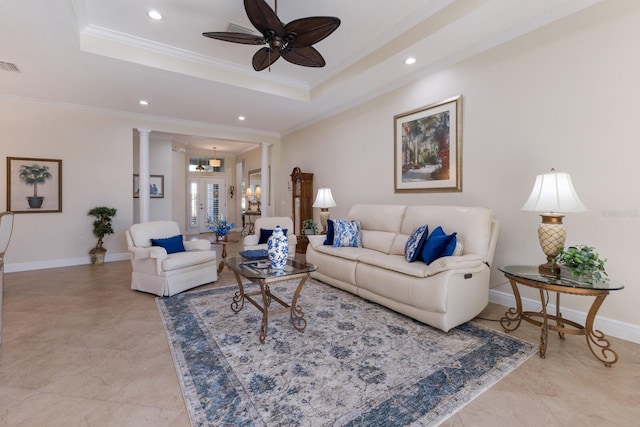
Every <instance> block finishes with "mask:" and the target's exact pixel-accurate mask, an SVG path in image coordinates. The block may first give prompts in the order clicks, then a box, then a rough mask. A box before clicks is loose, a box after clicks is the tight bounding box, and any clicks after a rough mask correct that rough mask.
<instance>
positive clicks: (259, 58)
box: [251, 47, 280, 71]
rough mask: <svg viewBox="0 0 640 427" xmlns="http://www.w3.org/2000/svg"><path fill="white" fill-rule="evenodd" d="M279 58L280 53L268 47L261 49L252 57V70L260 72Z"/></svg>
mask: <svg viewBox="0 0 640 427" xmlns="http://www.w3.org/2000/svg"><path fill="white" fill-rule="evenodd" d="M278 58H280V52H279V51H277V50H272V49H270V48H268V47H263V48H262V49H260V50H259V51H257V52H256V54H255V55H253V60H252V61H251V62H252V64H253V69H254V70H256V71H262V70H264V69H265V68H267V67H268V66H270V65H271V64H273V63H274V62H276V61H277V60H278Z"/></svg>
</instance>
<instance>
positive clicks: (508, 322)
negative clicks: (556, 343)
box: [498, 265, 624, 366]
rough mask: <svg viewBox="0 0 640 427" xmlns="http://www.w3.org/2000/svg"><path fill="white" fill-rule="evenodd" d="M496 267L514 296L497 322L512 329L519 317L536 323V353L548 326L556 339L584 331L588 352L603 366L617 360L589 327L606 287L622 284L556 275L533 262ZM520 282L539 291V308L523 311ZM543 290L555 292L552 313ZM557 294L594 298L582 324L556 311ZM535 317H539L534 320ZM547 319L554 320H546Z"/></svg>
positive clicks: (600, 335)
mask: <svg viewBox="0 0 640 427" xmlns="http://www.w3.org/2000/svg"><path fill="white" fill-rule="evenodd" d="M498 269H499V270H500V271H502V272H503V273H504V275H505V276H506V277H507V279H509V282H510V283H511V288H512V289H513V295H514V297H515V299H516V308H510V309H509V310H508V311H507V312H506V313H505V315H504V317H503V318H502V319H500V324H501V325H502V327H503V328H504V330H505V331H506V332H510V331H515V330H516V329H518V327H519V326H520V323H521V321H522V320H524V321H526V322H529V323H531V324H533V325H536V326H540V328H541V332H540V347H539V348H540V357H541V358H544V357H545V353H546V351H547V335H548V331H549V329H551V330H552V331H556V332H558V335H559V336H560V339H564V334H569V335H584V336H585V337H586V339H587V346H588V347H589V350H591V353H592V354H593V355H594V356H595V357H596V359H598V360H600V361H601V362H602V363H604V365H605V366H611V365H612V364H613V363H616V362H617V361H618V354H617V353H616V352H615V351H613V350H612V349H611V344H610V343H609V340H607V339H606V338H605V336H604V334H603V333H602V332H601V331H598V330H594V329H593V323H594V321H595V319H596V315H597V314H598V310H599V309H600V306H601V305H602V303H603V302H604V299H605V298H606V297H607V295H609V291H617V290H620V289H623V288H624V286H623V285H622V284H621V283H618V282H616V281H615V280H609V279H606V280H598V281H592V282H586V281H580V280H575V279H573V278H571V277H568V278H567V277H556V276H549V275H545V274H541V273H540V272H539V270H538V267H537V266H530V265H509V266H506V267H499V268H498ZM518 283H520V284H522V285H525V286H529V287H531V288H536V289H538V290H539V291H540V302H541V304H542V310H541V311H539V312H536V311H523V310H522V300H521V298H520V292H519V291H518V286H517V284H518ZM545 291H552V292H555V293H556V314H555V315H551V314H547V302H548V301H547V300H546V299H545V294H544V292H545ZM560 294H571V295H583V296H593V297H595V300H594V301H593V304H592V305H591V308H590V309H589V313H588V314H587V319H586V322H585V324H584V326H583V325H581V324H579V323H577V322H574V321H572V320H567V319H565V318H563V317H562V314H561V313H560ZM537 319H541V321H540V320H537ZM549 320H551V321H555V325H554V324H549Z"/></svg>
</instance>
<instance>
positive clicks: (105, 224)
mask: <svg viewBox="0 0 640 427" xmlns="http://www.w3.org/2000/svg"><path fill="white" fill-rule="evenodd" d="M116 212H117V209H115V208H107V207H105V206H99V207H97V208H93V209H91V210H90V211H89V213H88V215H90V216H94V217H95V218H96V219H95V221H93V235H94V236H96V237H97V238H98V243H97V244H96V246H95V248H93V249H91V250H90V251H89V255H90V256H91V262H92V263H93V264H103V263H104V256H105V254H106V253H107V250H106V249H105V248H103V247H102V244H103V243H104V241H103V239H104V236H107V235H109V234H113V225H112V224H111V220H112V219H113V217H114V216H116Z"/></svg>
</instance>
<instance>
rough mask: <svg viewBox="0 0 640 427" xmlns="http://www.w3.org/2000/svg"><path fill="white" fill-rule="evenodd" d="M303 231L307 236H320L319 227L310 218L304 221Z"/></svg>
mask: <svg viewBox="0 0 640 427" xmlns="http://www.w3.org/2000/svg"><path fill="white" fill-rule="evenodd" d="M302 229H303V230H304V235H305V236H310V235H313V234H318V225H317V224H316V223H315V222H314V221H313V219H310V218H308V219H305V220H304V221H302Z"/></svg>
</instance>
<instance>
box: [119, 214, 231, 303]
mask: <svg viewBox="0 0 640 427" xmlns="http://www.w3.org/2000/svg"><path fill="white" fill-rule="evenodd" d="M126 234H127V244H128V246H129V252H130V253H131V265H132V267H133V273H132V274H131V289H134V290H137V291H142V292H149V293H152V294H156V295H158V296H171V295H175V294H177V293H180V292H182V291H186V290H187V289H191V288H194V287H196V286H200V285H204V284H207V283H211V282H215V281H216V280H217V279H218V272H217V264H216V253H215V251H212V250H211V243H210V242H209V241H208V240H203V239H200V240H192V241H183V242H182V244H183V245H184V249H185V251H184V252H174V253H167V250H166V249H165V248H164V247H162V246H152V244H151V239H166V238H170V237H175V236H178V235H180V228H179V227H178V224H177V223H175V222H174V221H150V222H144V223H141V224H134V225H132V226H131V227H130V228H129V230H127V233H126ZM178 240H179V239H178Z"/></svg>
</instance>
